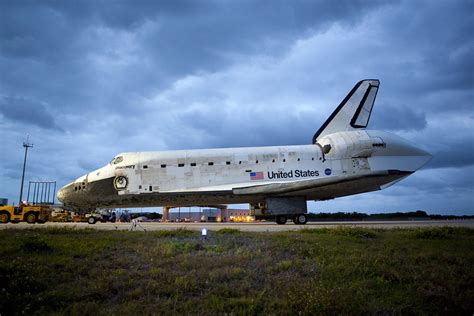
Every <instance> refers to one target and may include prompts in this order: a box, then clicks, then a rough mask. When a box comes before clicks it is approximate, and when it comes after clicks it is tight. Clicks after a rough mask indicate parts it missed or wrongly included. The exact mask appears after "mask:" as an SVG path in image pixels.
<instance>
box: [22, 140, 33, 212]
mask: <svg viewBox="0 0 474 316" xmlns="http://www.w3.org/2000/svg"><path fill="white" fill-rule="evenodd" d="M29 138H30V137H29V136H28V137H27V138H26V142H23V147H25V159H24V160H23V173H22V175H21V187H20V201H19V202H18V205H20V204H21V199H22V198H23V182H24V181H25V169H26V157H27V156H28V148H30V147H33V144H30V143H29V142H28V140H29Z"/></svg>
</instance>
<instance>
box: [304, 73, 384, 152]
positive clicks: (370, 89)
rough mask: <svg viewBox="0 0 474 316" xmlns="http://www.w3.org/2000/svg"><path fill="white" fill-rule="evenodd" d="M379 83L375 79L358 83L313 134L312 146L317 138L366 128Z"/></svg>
mask: <svg viewBox="0 0 474 316" xmlns="http://www.w3.org/2000/svg"><path fill="white" fill-rule="evenodd" d="M379 83H380V82H379V80H377V79H366V80H362V81H359V82H358V83H357V84H356V85H355V86H354V88H352V90H351V92H349V94H348V95H347V96H346V97H345V98H344V100H342V102H341V104H339V106H338V107H337V108H336V110H335V111H334V112H333V113H332V114H331V116H330V117H329V118H328V119H327V120H326V122H324V124H323V125H322V126H321V127H320V128H319V130H318V131H317V132H316V134H314V136H313V144H314V143H316V142H317V141H318V139H319V138H321V137H323V136H325V135H328V134H332V133H336V132H342V131H352V130H356V129H364V128H366V127H367V124H368V123H369V119H370V114H371V113H372V108H373V106H374V101H375V97H376V96H377V91H378V89H379Z"/></svg>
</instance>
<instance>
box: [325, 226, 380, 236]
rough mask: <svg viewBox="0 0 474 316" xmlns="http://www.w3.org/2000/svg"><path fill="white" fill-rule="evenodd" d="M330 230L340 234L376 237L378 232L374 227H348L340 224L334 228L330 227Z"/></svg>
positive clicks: (332, 232) (331, 232)
mask: <svg viewBox="0 0 474 316" xmlns="http://www.w3.org/2000/svg"><path fill="white" fill-rule="evenodd" d="M328 232H329V233H330V234H333V235H338V236H349V237H356V238H375V237H377V234H376V233H375V231H374V230H373V229H369V228H362V227H347V226H339V227H337V228H334V229H329V230H328Z"/></svg>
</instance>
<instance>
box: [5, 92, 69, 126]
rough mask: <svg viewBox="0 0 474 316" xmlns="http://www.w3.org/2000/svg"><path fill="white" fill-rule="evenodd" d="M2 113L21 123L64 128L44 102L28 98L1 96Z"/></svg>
mask: <svg viewBox="0 0 474 316" xmlns="http://www.w3.org/2000/svg"><path fill="white" fill-rule="evenodd" d="M0 114H2V115H3V116H4V117H5V118H7V119H10V120H13V121H16V122H18V123H19V124H22V123H24V124H34V125H37V126H39V127H42V128H46V129H56V130H58V131H62V130H63V129H62V128H61V127H60V126H59V125H58V124H57V123H56V122H55V120H54V117H53V115H52V114H51V113H50V111H49V110H48V108H47V107H46V106H45V105H44V104H42V103H39V102H35V101H32V100H29V99H26V98H21V97H9V96H6V97H0Z"/></svg>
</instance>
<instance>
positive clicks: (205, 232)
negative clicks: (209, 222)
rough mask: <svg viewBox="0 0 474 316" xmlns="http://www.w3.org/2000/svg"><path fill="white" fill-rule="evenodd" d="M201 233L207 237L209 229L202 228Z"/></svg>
mask: <svg viewBox="0 0 474 316" xmlns="http://www.w3.org/2000/svg"><path fill="white" fill-rule="evenodd" d="M201 235H202V236H203V237H206V236H207V229H206V228H203V229H201Z"/></svg>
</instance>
